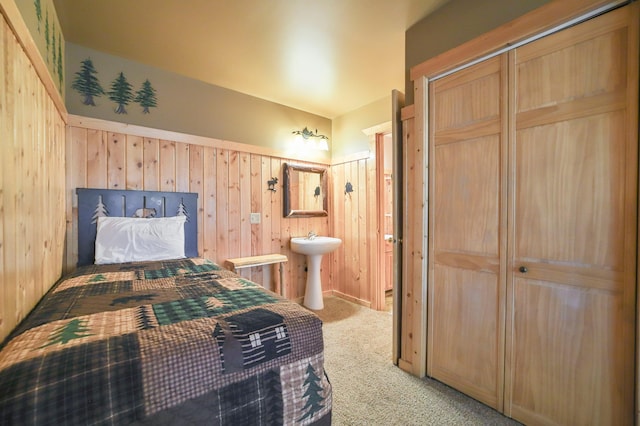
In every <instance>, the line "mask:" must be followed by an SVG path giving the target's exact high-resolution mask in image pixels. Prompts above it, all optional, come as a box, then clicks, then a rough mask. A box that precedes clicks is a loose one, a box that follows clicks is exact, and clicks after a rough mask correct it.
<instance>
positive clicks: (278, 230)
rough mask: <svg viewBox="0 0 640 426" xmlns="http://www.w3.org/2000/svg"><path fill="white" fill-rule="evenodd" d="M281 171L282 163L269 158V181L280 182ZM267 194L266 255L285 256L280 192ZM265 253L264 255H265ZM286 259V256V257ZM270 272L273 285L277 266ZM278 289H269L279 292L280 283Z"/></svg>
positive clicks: (276, 274)
mask: <svg viewBox="0 0 640 426" xmlns="http://www.w3.org/2000/svg"><path fill="white" fill-rule="evenodd" d="M281 170H282V161H281V160H280V159H278V158H273V157H272V158H271V176H270V177H269V179H271V177H277V178H278V182H282V176H281V172H280V171H281ZM262 185H264V187H265V188H266V187H267V181H264V182H263V183H262ZM267 193H268V194H269V204H270V205H269V210H270V211H271V237H270V242H271V248H270V249H269V250H268V251H267V253H280V254H284V255H287V251H286V250H285V246H286V240H288V237H287V236H286V235H283V234H282V219H281V218H282V191H277V190H276V191H275V192H273V191H269V190H267ZM248 220H249V219H248V216H247V221H248ZM267 253H265V254H267ZM287 257H288V256H287ZM269 269H270V270H271V281H272V282H273V283H275V282H276V280H277V279H279V274H278V273H276V272H277V266H276V267H275V268H274V267H270V268H269ZM277 285H278V287H277V288H275V287H274V286H272V287H271V288H272V289H273V290H274V291H276V290H279V288H280V282H279V281H278V284H277Z"/></svg>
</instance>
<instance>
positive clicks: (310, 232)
mask: <svg viewBox="0 0 640 426" xmlns="http://www.w3.org/2000/svg"><path fill="white" fill-rule="evenodd" d="M317 236H318V234H316V233H315V232H313V231H309V233H308V234H307V240H315V239H316V237H317Z"/></svg>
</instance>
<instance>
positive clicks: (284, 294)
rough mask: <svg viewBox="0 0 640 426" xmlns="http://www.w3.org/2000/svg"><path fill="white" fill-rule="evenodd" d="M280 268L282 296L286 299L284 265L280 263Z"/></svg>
mask: <svg viewBox="0 0 640 426" xmlns="http://www.w3.org/2000/svg"><path fill="white" fill-rule="evenodd" d="M278 267H279V268H280V295H281V296H282V297H284V298H285V299H286V297H287V295H286V292H285V285H284V263H282V262H280V263H278Z"/></svg>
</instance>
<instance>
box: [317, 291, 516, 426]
mask: <svg viewBox="0 0 640 426" xmlns="http://www.w3.org/2000/svg"><path fill="white" fill-rule="evenodd" d="M324 302H325V308H324V309H323V310H321V311H316V314H318V316H320V318H322V320H323V322H324V325H323V330H324V336H325V367H326V371H327V375H328V376H329V380H330V381H331V384H332V386H333V424H334V425H337V426H342V425H518V424H519V423H517V422H515V421H513V420H510V419H508V418H506V417H504V416H503V415H501V414H500V413H498V412H497V411H495V410H492V409H491V408H489V407H487V406H485V405H483V404H481V403H479V402H477V401H475V400H473V399H471V398H469V397H467V396H465V395H463V394H461V393H459V392H457V391H455V390H453V389H452V388H450V387H448V386H446V385H443V384H442V383H439V382H437V381H435V380H431V379H418V378H417V377H414V376H411V375H410V374H407V373H405V372H404V371H402V370H400V369H399V368H398V367H396V366H395V365H393V363H392V362H391V338H392V336H391V327H392V317H391V313H390V312H377V311H373V310H371V309H367V308H364V307H361V306H359V305H356V304H353V303H350V302H348V301H345V300H343V299H339V298H336V297H329V298H325V300H324Z"/></svg>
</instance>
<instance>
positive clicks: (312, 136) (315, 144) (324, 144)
mask: <svg viewBox="0 0 640 426" xmlns="http://www.w3.org/2000/svg"><path fill="white" fill-rule="evenodd" d="M291 133H293V134H294V135H297V136H298V137H299V138H300V141H301V142H302V143H304V144H305V146H307V147H309V148H311V149H319V150H323V151H328V150H329V143H328V140H329V138H328V137H327V136H325V135H320V134H318V129H316V131H315V132H312V131H311V130H309V129H308V128H307V127H305V128H304V129H302V130H294V131H293V132H291Z"/></svg>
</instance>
